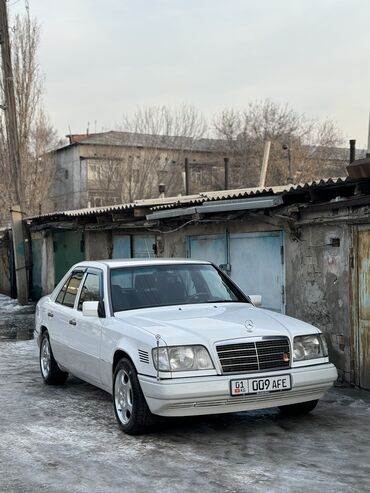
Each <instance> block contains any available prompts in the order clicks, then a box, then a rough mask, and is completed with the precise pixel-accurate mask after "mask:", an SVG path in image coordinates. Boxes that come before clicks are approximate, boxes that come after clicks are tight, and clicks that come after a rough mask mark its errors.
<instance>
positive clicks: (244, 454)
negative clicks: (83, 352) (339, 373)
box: [0, 340, 370, 493]
mask: <svg viewBox="0 0 370 493" xmlns="http://www.w3.org/2000/svg"><path fill="white" fill-rule="evenodd" d="M369 410H370V393H369V392H366V391H359V390H356V389H352V388H337V387H335V388H333V389H331V390H330V392H328V393H327V394H326V396H325V398H323V399H322V401H321V402H320V403H319V405H318V406H317V408H316V409H315V410H314V411H313V412H312V413H311V414H310V415H308V416H301V417H288V418H283V417H280V416H279V414H278V412H277V410H274V409H267V410H261V411H253V412H248V413H247V412H246V413H234V414H227V415H219V416H203V417H200V418H187V419H172V420H170V419H166V420H163V421H162V422H160V423H159V424H158V428H155V429H154V430H153V431H152V432H151V433H149V434H147V435H142V436H138V437H129V436H127V435H124V434H123V433H122V432H121V431H120V430H119V429H118V426H117V424H116V421H115V417H114V412H113V405H112V399H111V397H110V396H109V395H108V394H106V393H105V392H103V391H101V390H99V389H97V388H94V387H92V386H91V385H88V384H86V383H83V382H82V381H81V380H78V379H76V378H74V377H70V378H69V379H68V380H67V383H66V384H65V385H62V386H60V387H53V386H48V385H45V384H44V383H43V382H42V379H41V376H40V370H39V366H38V347H37V344H36V342H35V341H34V340H30V341H21V342H16V341H6V342H1V341H0V416H1V419H0V492H1V493H2V492H4V493H5V492H6V493H20V492H27V493H39V492H43V493H64V492H66V491H69V492H71V493H105V492H109V493H122V492H130V493H147V492H148V491H150V492H151V493H183V492H187V491H195V492H198V491H201V492H202V493H246V492H248V493H296V492H297V491H299V492H300V493H322V492H323V491H325V493H355V492H356V493H357V492H359V493H360V492H361V493H362V492H369V491H370V463H369V459H368V458H369V456H370V442H369V430H370V413H369Z"/></svg>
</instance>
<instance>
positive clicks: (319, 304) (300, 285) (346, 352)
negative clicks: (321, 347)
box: [286, 224, 351, 380]
mask: <svg viewBox="0 0 370 493" xmlns="http://www.w3.org/2000/svg"><path fill="white" fill-rule="evenodd" d="M338 241H339V246H337V245H338ZM349 250H350V230H349V227H348V226H347V225H344V224H343V225H342V226H340V225H337V226H330V225H322V226H320V225H306V226H304V227H302V228H301V231H300V237H299V239H297V240H296V241H289V242H287V247H286V259H287V265H286V279H287V283H286V299H287V306H286V311H287V313H288V314H289V315H292V316H294V317H297V318H300V319H302V320H304V321H306V322H308V323H311V324H313V325H315V326H317V327H319V328H320V329H321V330H322V331H323V332H324V333H325V334H326V336H327V340H328V344H329V349H330V356H331V359H332V361H333V363H334V364H335V365H336V366H337V368H338V370H339V371H340V373H341V375H342V376H343V377H344V376H345V377H346V379H347V380H350V377H351V375H350V367H351V360H350V358H351V356H350V353H351V330H350V310H349V289H350V274H349V273H350V270H351V269H350V266H349Z"/></svg>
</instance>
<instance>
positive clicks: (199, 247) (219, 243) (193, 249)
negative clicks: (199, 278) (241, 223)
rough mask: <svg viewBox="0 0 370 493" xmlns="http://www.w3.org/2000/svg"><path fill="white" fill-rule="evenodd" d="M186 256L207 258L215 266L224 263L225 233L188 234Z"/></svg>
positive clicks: (199, 258) (200, 258)
mask: <svg viewBox="0 0 370 493" xmlns="http://www.w3.org/2000/svg"><path fill="white" fill-rule="evenodd" d="M188 257H190V258H193V259H197V260H208V261H209V262H213V263H214V264H216V265H217V266H220V265H224V264H226V262H227V260H226V257H227V238H226V235H204V236H189V237H188Z"/></svg>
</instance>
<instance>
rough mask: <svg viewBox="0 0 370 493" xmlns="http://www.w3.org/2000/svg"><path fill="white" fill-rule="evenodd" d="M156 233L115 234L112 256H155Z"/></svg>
mask: <svg viewBox="0 0 370 493" xmlns="http://www.w3.org/2000/svg"><path fill="white" fill-rule="evenodd" d="M154 245H155V235H120V234H116V235H113V252H112V258H131V257H132V258H154V257H155V256H156V255H155V252H154V249H153V246H154Z"/></svg>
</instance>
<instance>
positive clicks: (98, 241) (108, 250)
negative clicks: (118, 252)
mask: <svg viewBox="0 0 370 493" xmlns="http://www.w3.org/2000/svg"><path fill="white" fill-rule="evenodd" d="M85 254H86V260H103V259H108V258H111V257H112V233H111V231H86V232H85Z"/></svg>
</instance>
